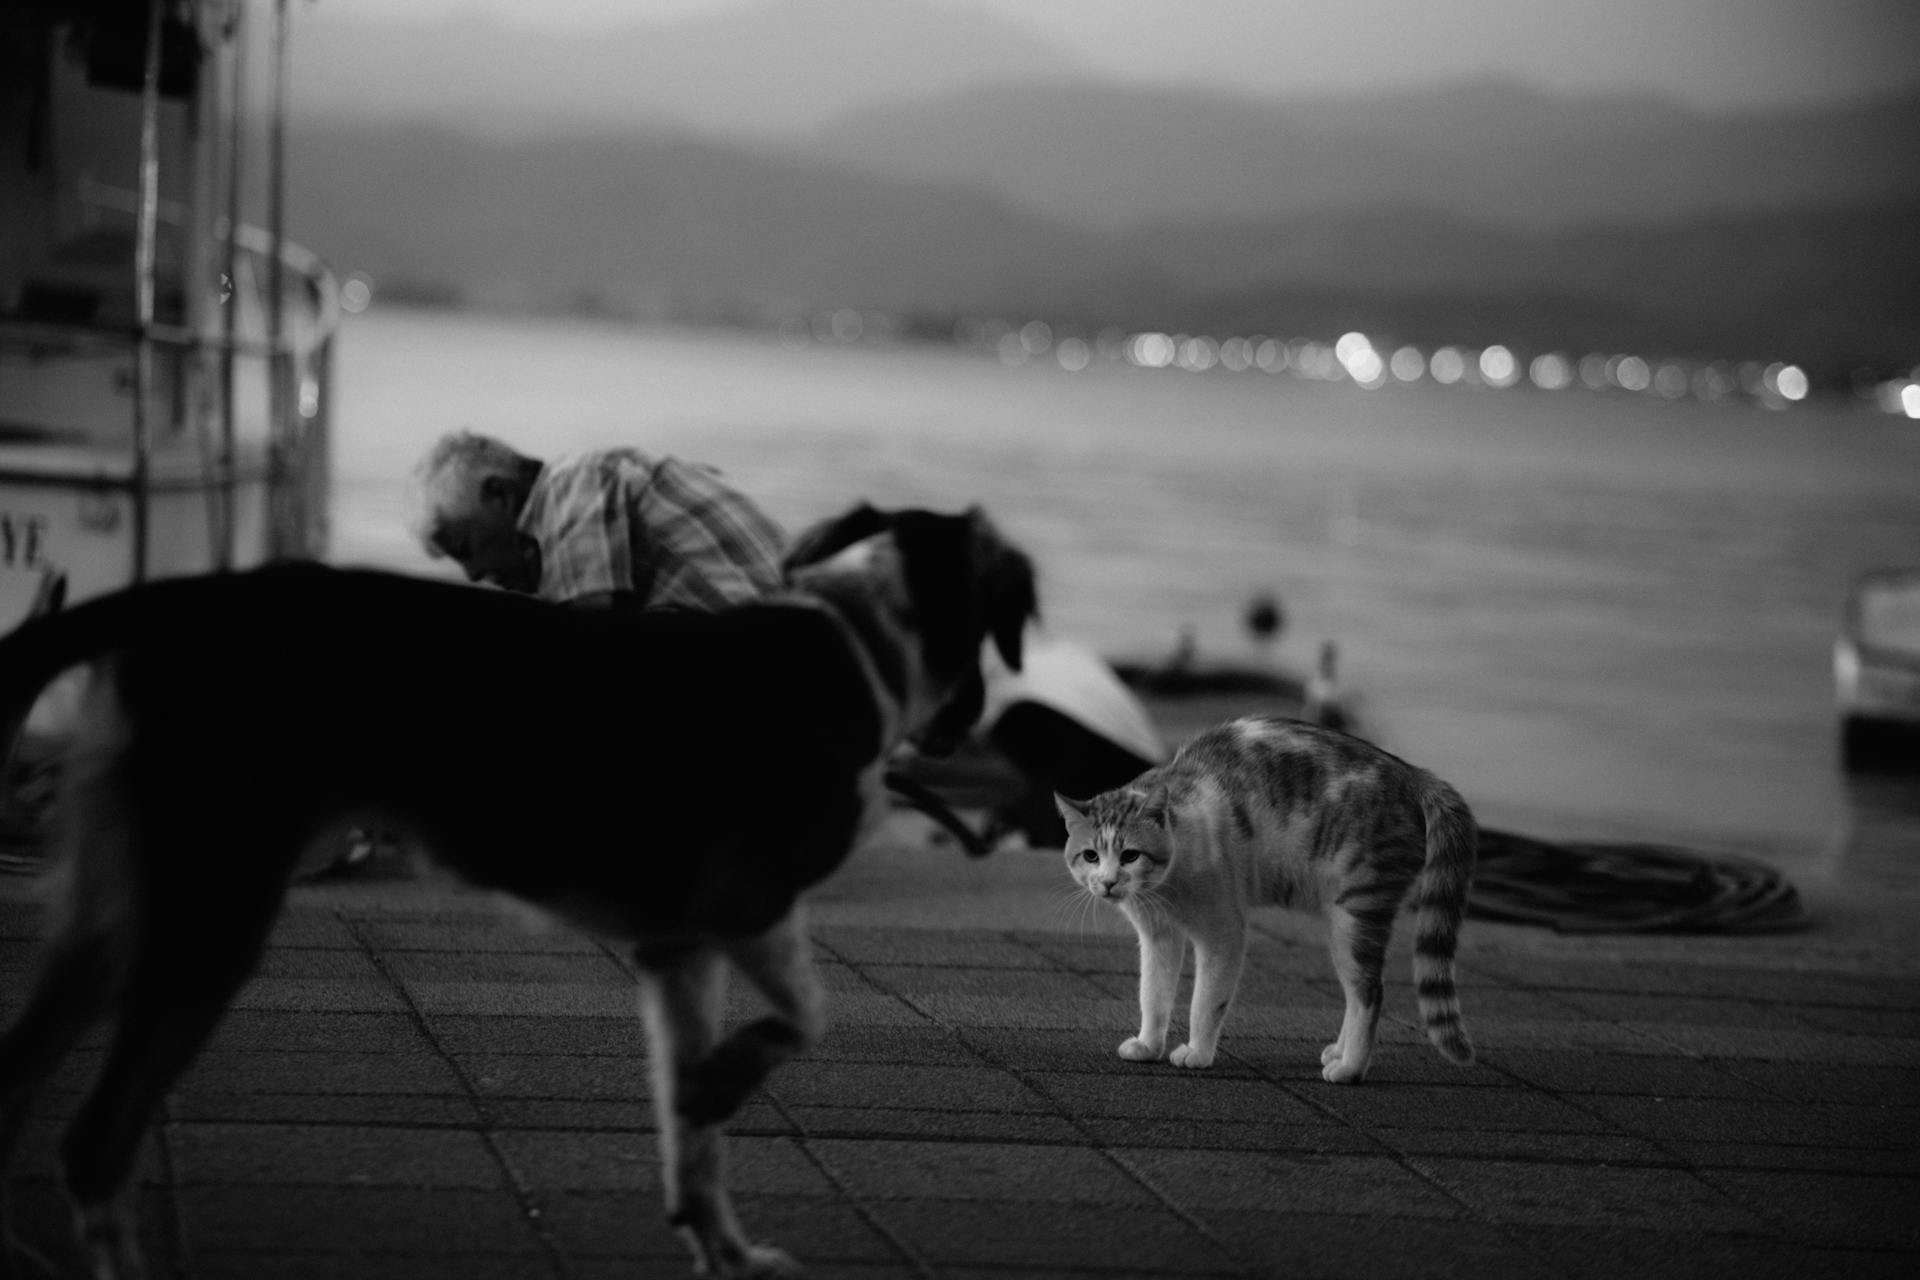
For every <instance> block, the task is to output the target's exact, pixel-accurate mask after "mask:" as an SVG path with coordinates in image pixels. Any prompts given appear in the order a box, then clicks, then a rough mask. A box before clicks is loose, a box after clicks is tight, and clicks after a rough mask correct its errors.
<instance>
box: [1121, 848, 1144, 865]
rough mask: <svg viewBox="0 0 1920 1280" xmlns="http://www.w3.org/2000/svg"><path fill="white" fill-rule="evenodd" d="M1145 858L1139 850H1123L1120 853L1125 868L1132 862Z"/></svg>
mask: <svg viewBox="0 0 1920 1280" xmlns="http://www.w3.org/2000/svg"><path fill="white" fill-rule="evenodd" d="M1145 856H1146V855H1144V854H1142V853H1141V852H1140V851H1139V850H1138V849H1122V850H1121V851H1120V865H1121V866H1123V867H1124V866H1126V865H1127V864H1128V863H1130V862H1138V861H1140V859H1141V858H1143V857H1145Z"/></svg>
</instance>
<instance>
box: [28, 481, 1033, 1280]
mask: <svg viewBox="0 0 1920 1280" xmlns="http://www.w3.org/2000/svg"><path fill="white" fill-rule="evenodd" d="M871 512H872V509H871V508H861V509H860V511H859V512H857V513H855V515H854V516H853V517H848V518H843V521H842V522H835V527H840V526H841V524H842V523H843V522H844V521H845V520H846V519H849V518H852V519H857V520H860V521H867V519H868V517H867V514H866V513H871ZM873 514H875V515H878V514H880V513H873ZM790 570H791V578H792V582H793V590H792V591H791V592H790V593H789V594H787V595H785V596H783V597H781V598H779V599H777V600H773V601H769V602H767V603H765V604H756V605H751V606H745V607H742V608H740V609H737V610H733V611H730V612H727V613H721V614H665V613H626V612H613V611H585V610H574V609H569V608H566V607H564V606H559V605H552V604H545V603H541V602H538V601H534V600H529V599H526V598H523V597H517V596H513V595H509V594H506V593H503V592H493V591H482V590H476V589H473V588H470V587H464V586H457V585H454V584H450V583H439V582H428V581H424V580H420V579H414V578H408V577H402V576H397V575H392V574H382V573H375V572H370V571H343V570H332V569H325V568H319V567H315V566H297V567H284V568H271V569H263V570H258V571H254V572H250V573H243V574H232V575H225V576H217V577H202V578H188V579H175V580H172V581H167V582H161V583H156V584H152V585H148V586H142V587H138V588H134V589H131V590H127V591H124V592H120V593H117V594H114V595H110V596H105V597H101V598H98V599H94V600H90V601H87V602H85V603H83V604H80V605H79V606H77V607H75V608H73V609H70V610H67V611H66V612H63V613H56V614H54V615H52V616H50V617H46V618H41V619H36V620H33V621H30V622H29V623H27V624H25V625H24V626H22V627H21V628H20V629H19V630H17V631H15V632H14V633H12V634H11V635H8V636H6V637H4V638H0V720H7V719H8V718H10V721H9V722H8V723H6V724H5V725H4V727H5V728H6V729H8V730H10V732H8V733H7V736H6V741H7V742H8V743H11V742H12V740H13V737H14V736H15V735H16V734H17V732H18V728H19V723H20V721H21V719H22V718H23V717H24V716H25V714H26V712H27V710H28V709H29V708H30V706H31V705H32V702H33V701H34V699H35V697H36V696H37V695H38V693H39V691H40V690H41V689H42V687H43V686H44V685H45V684H46V683H47V681H48V680H50V679H51V678H52V677H53V676H55V675H56V674H58V673H59V672H61V671H62V670H64V669H66V668H69V667H73V666H77V665H82V664H86V665H89V666H90V667H91V671H92V676H91V681H90V689H89V693H88V696H87V701H86V704H85V708H84V711H83V714H82V716H81V718H80V724H79V727H78V730H77V732H76V738H75V741H74V742H73V744H72V747H71V749H70V751H69V755H68V759H67V762H66V765H65V771H64V772H65V777H64V781H63V793H62V795H61V798H60V800H59V801H58V806H57V807H58V809H59V815H58V816H59V818H60V819H61V821H60V823H59V826H60V828H61V829H62V835H61V842H62V843H61V847H60V849H59V850H58V863H57V866H58V869H57V871H56V872H55V875H56V876H57V877H59V878H58V879H57V880H56V882H55V883H56V885H57V886H58V888H59V889H60V890H61V892H60V894H59V895H58V897H59V902H58V906H57V907H56V909H55V914H54V917H53V920H52V933H51V937H50V939H49V943H48V946H47V950H46V954H45V956H44V959H43V963H42V966H41V970H40V973H39V975H38V980H37V983H36V985H35V986H34V988H33V990H32V991H31V993H30V994H29V996H28V998H27V1001H26V1003H25V1005H24V1007H23V1008H22V1009H21V1010H20V1011H19V1013H18V1016H17V1017H16V1019H15V1021H14V1023H13V1025H12V1026H11V1028H10V1029H9V1030H8V1031H7V1033H6V1035H5V1037H4V1039H0V1160H4V1157H5V1156H6V1155H7V1154H9V1152H10V1149H11V1147H12V1145H13V1142H14V1140H15V1139H16V1138H17V1136H18V1133H19V1129H20V1120H21V1115H22V1112H23V1111H24V1109H25V1108H26V1106H27V1105H28V1104H29V1103H30V1102H31V1100H32V1098H33V1096H34V1094H35V1093H36V1092H37V1090H38V1089H39V1087H40V1086H41V1085H42V1084H43V1083H44V1081H45V1080H46V1078H47V1076H48V1075H49V1074H50V1073H51V1071H52V1070H53V1068H54V1067H55V1065H56V1064H57V1063H58V1061H59V1060H60V1058H61V1057H62V1056H63V1055H64V1054H65V1053H66V1051H67V1050H68V1049H69V1048H70V1047H71V1046H72V1045H73V1043H74V1041H75V1040H76V1039H77V1038H78V1037H79V1035H80V1034H81V1033H82V1032H83V1031H84V1030H85V1029H86V1028H87V1027H88V1026H90V1025H91V1024H93V1023H94V1022H96V1021H98V1020H100V1019H103V1018H112V1019H114V1020H115V1022H116V1027H115V1031H114V1036H113V1040H112V1044H111V1047H110V1049H109V1051H108V1054H107V1058H106V1061H105V1064H104V1066H103V1067H102V1069H101V1073H100V1077H99V1079H98V1081H97V1082H96V1084H95V1085H94V1088H93V1091H92V1093H91V1094H90V1096H89V1097H88V1098H87V1099H86V1101H85V1102H84V1104H83V1105H82V1107H81V1109H80V1112H79V1114H78V1115H77V1116H76V1118H75V1120H74V1122H73V1124H72V1126H71V1128H70V1129H69V1130H68V1132H67V1135H66V1138H65V1143H64V1150H63V1155H64V1167H65V1176H66V1184H67V1191H68V1193H69V1195H70V1197H71V1199H72V1201H73V1204H74V1208H75V1212H76V1215H77V1219H78V1226H79V1231H80V1234H81V1239H82V1244H83V1247H84V1249H85V1250H86V1252H87V1254H88V1257H89V1260H90V1263H91V1265H92V1267H93V1271H94V1274H95V1275H96V1276H98V1277H103V1278H106V1277H122V1278H124V1277H133V1276H139V1275H141V1274H143V1269H142V1264H141V1259H140V1257H139V1254H138V1246H137V1243H136V1240H135V1236H134V1231H133V1226H132V1222H131V1216H130V1210H129V1207H128V1195H127V1190H128V1183H129V1176H130V1170H131V1169H132V1166H133V1162H134V1158H135V1155H136V1152H137V1149H138V1145H139V1143H140V1141H141V1138H142V1135H143V1133H144V1130H145V1128H146V1125H147V1121H148V1119H149V1117H150V1115H151V1114H152V1111H153V1109H154V1107H155V1105H156V1104H157V1103H158V1102H159V1101H160V1099H161V1097H162V1096H163V1094H164V1093H165V1092H166V1090H167V1089H168V1088H169V1087H170V1086H171V1084H172V1083H173V1081H174V1080H175V1079H177V1078H178V1076H179V1075H180V1073H181V1072H182V1071H183V1070H184V1069H185V1068H186V1067H187V1066H188V1064H189V1063H190V1062H191V1061H192V1060H193V1058H194V1057H195V1055H196V1054H197V1053H198V1052H199V1051H200V1049H201V1047H202V1045H203V1044H204V1043H205V1041H206V1039H207V1037H208V1035H209V1034H210V1033H211V1032H212V1030H213V1028H214V1026H215V1024H216V1022H217V1021H218V1020H219V1018H220V1017H221V1015H222V1013H223V1012H224V1010H225V1009H226V1007H227V1004H228V1002H229V1001H230V1000H231V998H232V997H233V995H234V993H235V991H236V990H237V989H238V988H239V986H240V985H241V983H243V982H244V981H245V980H246V979H247V977H248V976H249V975H250V974H251V973H252V971H253V969H254V966H255V964H256V962H257V960H258V957H259V954H260V951H261V948H262V946H263V945H264V942H265V940H266V937H267V933H268V930H269V928H270V927H271V925H272V922H273V919H274V916H275V913H276V912H277V910H278V908H279V904H280V901H281V898H282V896H283V894H284V891H285V885H286V882H287V879H288V876H289V875H290V874H291V872H292V871H293V869H294V867H295V865H296V863H297V862H298V861H299V859H300V856H301V854H302V852H303V850H304V848H305V846H306V845H307V844H308V843H309V842H310V841H311V840H312V839H313V837H314V836H315V834H316V833H317V832H319V831H321V830H322V829H323V828H326V827H328V826H330V825H337V824H338V822H339V821H340V820H341V818H342V817H343V816H347V815H355V814H365V815H369V816H370V817H377V818H378V819H379V820H380V821H382V822H384V823H387V824H390V825H393V826H395V827H397V828H398V829H401V830H403V831H405V832H407V833H408V834H409V835H410V836H411V837H412V838H413V839H414V840H415V841H417V842H418V843H419V844H420V845H421V846H422V847H424V848H425V849H427V850H428V851H429V852H430V853H431V855H432V856H433V857H434V858H435V859H436V860H437V861H438V862H440V863H442V864H443V865H445V866H447V867H449V868H451V869H452V870H453V871H455V872H457V873H459V874H460V875H461V876H463V877H464V878H466V879H468V880H470V881H472V882H474V883H476V884H479V885H482V886H486V887H489V888H494V889H499V890H504V891H506V892H509V893H512V894H514V895H516V896H517V897H519V898H522V899H524V900H526V901H527V902H530V903H532V904H534V905H536V906H538V907H541V908H544V909H546V910H548V911H550V912H552V913H553V914H555V915H557V916H559V917H561V918H563V919H565V920H568V921H570V922H572V923H574V924H576V925H578V926H579V927H581V928H584V929H587V930H590V931H593V932H595V933H598V934H601V935H603V936H608V937H612V938H617V939H620V940H622V941H623V942H624V943H626V944H628V945H631V946H632V947H633V949H634V954H635V956H636V959H637V962H638V964H639V966H640V968H641V971H642V973H643V976H644V981H643V984H642V1008H643V1011H644V1017H645V1022H646V1026H647V1031H648V1034H649V1041H650V1046H651V1058H652V1071H653V1083H654V1100H655V1106H656V1108H657V1110H658V1113H659V1125H660V1144H661V1155H662V1160H663V1164H664V1180H665V1184H666V1198H667V1209H668V1213H669V1218H670V1220H671V1221H672V1222H673V1223H674V1224H675V1225H676V1226H677V1227H679V1228H680V1229H681V1230H682V1232H683V1233H684V1234H685V1236H686V1237H687V1239H688V1241H689V1243H690V1244H691V1246H692V1248H693V1252H694V1259H695V1263H696V1266H697V1267H698V1268H700V1269H702V1270H704V1271H706V1272H708V1273H711V1274H717V1275H728V1276H733V1275H756V1274H769V1273H776V1274H777V1273H784V1272H788V1271H791V1270H792V1269H793V1264H792V1262H791V1261H790V1260H789V1259H788V1258H787V1257H786V1255H784V1254H782V1253H781V1252H780V1251H779V1250H777V1249H772V1248H768V1247H763V1246H755V1245H751V1244H749V1243H748V1241H747V1240H746V1238H745V1236H744V1235H743V1234H742V1232H741V1230H740V1227H739V1224H738V1223H737V1221H736V1220H735V1217H734V1213H733V1208H732V1204H731V1202H730V1200H729V1198H728V1195H727V1190H726V1188H725V1186H724V1185H722V1180H721V1172H720V1170H721V1163H720V1144H721V1131H720V1125H721V1122H722V1121H724V1120H725V1119H726V1118H727V1116H729V1115H730V1114H732V1112H733V1111H734V1110H735V1109H736V1108H737V1106H738V1105H739V1103H740V1101H741V1100H742V1099H743V1098H744V1097H745V1096H746V1095H747V1093H749V1092H750V1091H751V1090H752V1089H753V1088H754V1087H755V1086H757V1085H758V1084H759V1082H760V1081H761V1080H762V1079H763V1078H764V1077H765V1075H766V1074H767V1072H768V1071H770V1070H771V1069H772V1068H773V1067H775V1066H776V1065H778V1064H779V1063H780V1062H782V1061H784V1060H785V1059H786V1058H788V1057H790V1056H791V1055H793V1054H794V1053H796V1052H798V1051H800V1050H802V1049H804V1048H805V1047H806V1045H807V1044H808V1043H809V1042H811V1041H812V1040H813V1039H814V1038H815V1037H816V1036H817V1035H818V1033H819V1031H820V1027H821V1013H822V996H821V992H820V989H819V986H818V983H817V981H816V978H815V975H814V973H813V970H812V967H811V964H810V963H809V960H808V957H807V944H806V932H805V928H804V924H803V922H802V920H801V918H800V913H799V906H798V895H799V894H800V893H801V892H802V891H803V890H804V889H806V888H807V887H808V886H810V885H812V884H815V883H817V882H818V881H820V880H821V879H822V878H824V877H826V876H827V875H828V874H830V873H831V872H832V871H833V870H834V869H835V868H836V867H837V866H839V864H840V863H841V861H842V860H843V859H844V858H845V857H846V856H847V854H848V852H849V850H850V849H851V848H852V847H853V845H854V844H855V842H856V841H857V839H858V837H859V835H860V833H861V831H862V829H863V827H864V826H865V824H866V823H867V822H868V821H869V820H870V819H871V817H872V816H873V815H875V814H877V812H878V811H879V810H880V808H881V807H882V795H881V789H880V775H881V768H882V764H883V761H884V759H885V757H886V756H887V754H888V753H889V751H890V750H891V749H892V748H893V747H894V746H895V745H897V744H898V743H899V742H901V741H908V740H911V741H919V740H922V739H924V738H927V737H929V736H931V737H933V738H935V739H948V738H951V737H952V735H953V734H954V732H955V730H956V729H957V730H960V731H964V729H965V727H966V723H970V722H971V718H972V717H973V716H974V715H976V714H977V712H978V706H979V690H980V671H979V655H980V650H981V646H982V644H983V643H984V642H985V640H986V638H987V637H989V636H991V637H993V639H994V640H995V641H996V643H997V644H998V646H999V648H1000V649H1001V652H1002V656H1003V657H1004V658H1005V659H1006V660H1007V662H1008V663H1009V664H1010V665H1013V666H1015V667H1017V666H1018V665H1019V661H1020V652H1019V640H1020V632H1021V628H1022V626H1023V625H1024V623H1025V621H1026V619H1027V618H1028V617H1029V616H1030V615H1031V614H1032V613H1033V611H1034V607H1035V603H1034V587H1033V571H1032V566H1031V564H1030V562H1029V561H1028V560H1027V558H1026V556H1024V555H1023V554H1022V553H1021V552H1019V551H1018V550H1016V549H1014V548H1013V547H1011V546H1010V545H1008V544H1007V543H1006V542H1004V541H1003V540H1002V539H1001V538H1000V536H999V535H998V534H997V533H996V532H995V531H994V529H993V526H992V525H991V523H990V522H989V521H988V520H987V518H986V517H985V516H984V515H983V514H982V513H981V512H979V511H978V510H977V509H975V510H972V511H969V512H967V513H965V514H963V515H957V516H951V515H941V514H936V513H932V512H924V511H909V512H898V513H891V514H888V515H886V516H884V518H883V520H882V522H881V523H880V524H879V525H876V526H875V527H873V528H872V529H871V530H870V532H869V533H868V534H866V535H864V536H863V537H861V538H859V539H854V540H852V541H846V540H842V539H838V538H831V539H829V538H808V537H803V538H802V540H801V543H800V546H799V548H798V549H797V550H796V552H795V554H794V555H793V557H792V558H791V560H790ZM370 619H377V620H379V625H377V626H371V625H369V620H370ZM969 708H971V709H969ZM963 721H964V722H966V723H963ZM369 724H378V725H384V726H386V729H385V731H384V732H381V733H374V734H369V733H368V732H367V726H368V725H369ZM743 795H750V796H751V798H752V803H741V802H740V801H741V797H742V796H743ZM726 961H731V962H732V964H733V965H734V966H735V967H736V968H738V969H739V970H740V971H741V972H742V973H744V974H745V975H746V976H747V977H748V978H749V979H750V980H751V981H752V982H753V983H754V984H755V985H756V986H757V987H758V988H759V989H760V991H761V992H762V993H763V994H764V995H765V996H766V998H767V1000H768V1002H769V1004H770V1005H771V1008H772V1012H771V1013H770V1014H769V1015H768V1016H766V1017H764V1018H761V1019H759V1020H758V1021H755V1022H751V1023H749V1024H747V1025H745V1026H743V1027H741V1028H739V1029H737V1030H736V1031H734V1032H733V1033H732V1034H731V1035H729V1036H727V1037H726V1038H725V1039H721V1038H720V1035H719V1030H720V1029H719V1027H718V1025H717V1018H718V1015H717V1010H716V1005H717V1000H716V999H715V998H714V993H715V992H716V991H717V989H718V983H719V982H720V981H721V979H722V976H723V971H724V968H725V964H724V962H726Z"/></svg>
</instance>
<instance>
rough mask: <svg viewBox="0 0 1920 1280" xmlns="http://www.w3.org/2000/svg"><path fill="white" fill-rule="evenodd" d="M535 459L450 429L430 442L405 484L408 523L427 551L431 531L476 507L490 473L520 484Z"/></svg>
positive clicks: (473, 434) (488, 438)
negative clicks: (431, 445) (481, 487)
mask: <svg viewBox="0 0 1920 1280" xmlns="http://www.w3.org/2000/svg"><path fill="white" fill-rule="evenodd" d="M533 462H534V460H533V459H531V458H529V457H527V456H526V455H525V454H523V453H521V452H519V451H518V450H517V449H514V448H513V447H512V446H511V445H508V444H506V443H504V442H502V441H499V440H496V439H494V438H493V437H492V436H483V435H481V434H480V433H479V432H477V431H450V432H448V433H447V434H446V435H444V436H441V437H440V438H439V439H438V440H436V441H434V442H433V447H432V448H430V449H428V450H427V453H426V456H425V457H423V458H421V459H420V462H419V465H417V466H416V467H414V469H413V475H412V477H411V478H410V480H409V483H408V485H407V527H408V529H409V530H410V531H411V532H412V534H413V536H414V538H415V539H416V540H417V541H418V542H420V544H421V545H422V546H424V547H426V548H427V550H428V551H429V552H434V551H436V550H437V549H436V548H435V546H434V542H433V535H434V534H435V533H436V532H437V531H438V530H439V528H440V527H441V526H442V525H443V524H445V523H447V522H448V521H449V520H457V519H460V518H462V517H464V516H467V515H470V514H472V513H473V512H474V511H475V510H476V509H477V508H478V507H479V506H480V486H481V485H482V484H483V483H484V482H485V481H486V479H487V477H489V476H499V477H501V478H502V479H504V480H506V481H507V482H509V483H510V484H514V485H519V484H520V483H521V477H522V476H524V475H525V473H526V471H527V469H528V468H529V466H530V465H532V464H533Z"/></svg>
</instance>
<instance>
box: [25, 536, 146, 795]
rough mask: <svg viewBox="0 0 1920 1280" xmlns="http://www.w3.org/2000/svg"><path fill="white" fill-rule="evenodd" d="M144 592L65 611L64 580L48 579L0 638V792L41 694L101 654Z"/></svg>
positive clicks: (117, 595)
mask: <svg viewBox="0 0 1920 1280" xmlns="http://www.w3.org/2000/svg"><path fill="white" fill-rule="evenodd" d="M147 590H148V589H146V588H135V589H134V590H131V591H121V592H115V593H114V594H112V595H108V596H101V597H98V598H96V599H93V600H88V601H86V602H85V603H83V604H80V605H77V606H75V607H74V608H72V609H68V608H66V607H65V604H66V596H67V582H66V575H64V574H59V573H49V574H47V575H46V576H45V577H43V578H42V580H41V584H40V589H39V591H38V593H37V594H36V596H35V599H34V603H33V607H32V608H31V609H30V610H29V611H28V612H27V616H26V618H25V619H24V620H22V621H21V623H20V625H19V626H17V627H15V628H14V629H13V630H12V631H9V632H7V633H6V634H5V635H0V790H3V789H4V787H5V785H6V779H7V777H8V776H9V775H10V774H11V772H12V764H13V757H14V752H15V751H16V749H17V748H18V746H19V741H20V734H21V731H22V730H23V729H24V728H25V726H26V722H27V716H28V714H29V713H30V712H32V710H33V704H34V703H35V702H37V701H38V700H39V698H40V695H41V693H43V692H44V691H45V690H46V687H47V686H48V685H49V684H50V683H52V682H53V680H54V678H55V677H56V676H58V675H60V674H61V673H62V672H63V671H66V670H69V669H70V668H73V667H77V666H82V665H84V664H86V663H88V662H91V661H93V660H94V659H96V658H98V657H101V656H102V655H103V654H105V653H106V652H107V650H108V649H109V648H111V647H112V645H113V643H114V640H115V638H116V637H117V636H119V635H121V634H122V633H123V629H124V626H125V623H126V621H127V618H128V616H129V615H130V614H132V613H133V612H134V611H135V610H137V609H139V608H140V607H141V605H142V604H143V602H144V598H145V594H146V591H147Z"/></svg>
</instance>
